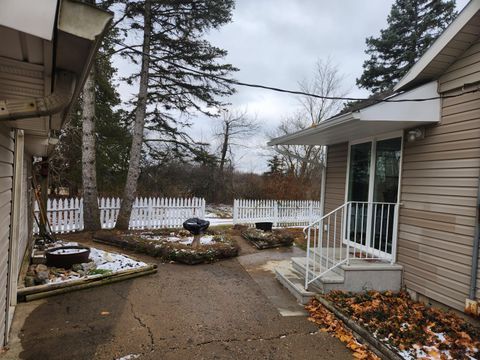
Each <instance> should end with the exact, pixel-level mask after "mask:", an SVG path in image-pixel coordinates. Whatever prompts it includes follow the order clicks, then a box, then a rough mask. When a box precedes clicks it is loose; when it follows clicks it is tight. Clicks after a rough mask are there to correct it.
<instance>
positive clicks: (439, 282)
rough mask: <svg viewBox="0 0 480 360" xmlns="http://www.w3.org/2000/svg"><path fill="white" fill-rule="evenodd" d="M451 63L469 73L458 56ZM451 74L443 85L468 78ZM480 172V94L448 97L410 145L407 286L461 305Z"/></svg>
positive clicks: (403, 246)
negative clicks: (437, 119)
mask: <svg viewBox="0 0 480 360" xmlns="http://www.w3.org/2000/svg"><path fill="white" fill-rule="evenodd" d="M475 54H477V53H476V52H475V53H472V54H471V55H469V56H473V55H475ZM475 56H476V55H475ZM464 58H465V56H464V57H462V58H461V60H459V61H462V60H463V59H464ZM478 60H479V61H480V57H479V58H478ZM462 64H465V62H463V63H462ZM479 64H480V63H477V64H476V67H477V68H479ZM465 66H467V67H468V68H469V69H470V65H465ZM451 68H455V69H462V74H463V73H464V72H465V71H464V70H465V67H459V65H458V64H457V63H455V64H454V65H452V67H451ZM472 69H473V68H472ZM459 71H460V70H459ZM447 74H449V76H448V77H447V76H445V77H444V78H443V80H442V81H443V85H445V84H447V80H446V79H464V77H463V75H458V76H459V77H455V76H454V75H455V74H454V72H450V73H447ZM448 81H453V80H448ZM462 81H463V80H462ZM445 86H446V85H445ZM448 94H454V92H449V93H448ZM479 175H480V94H478V93H475V94H465V95H462V96H460V97H455V98H448V99H444V100H443V103H442V120H441V123H440V124H439V125H435V126H430V127H428V128H427V129H426V133H425V139H423V140H419V141H416V142H414V143H406V144H405V148H404V154H403V172H402V188H401V202H402V203H403V206H402V207H401V209H400V218H399V235H398V253H397V254H398V256H397V260H398V263H400V264H401V265H403V266H404V282H405V285H406V286H407V287H408V288H410V289H412V290H414V291H417V292H418V293H420V294H422V295H424V296H427V297H430V298H432V299H434V300H436V301H439V302H441V303H443V304H446V305H448V306H451V307H453V308H455V309H458V310H461V311H462V310H463V308H464V304H465V299H466V298H467V297H468V292H469V284H470V269H471V262H472V261H471V255H472V245H473V236H474V230H475V215H476V201H477V189H478V186H479V182H478V177H479Z"/></svg>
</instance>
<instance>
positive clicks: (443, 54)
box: [394, 0, 480, 91]
mask: <svg viewBox="0 0 480 360" xmlns="http://www.w3.org/2000/svg"><path fill="white" fill-rule="evenodd" d="M479 11H480V0H470V2H469V3H468V4H467V5H466V6H465V7H464V8H463V10H462V11H461V12H460V14H458V16H457V17H456V18H455V20H454V21H453V22H452V23H451V24H450V25H449V26H448V27H447V28H446V29H445V31H443V33H442V34H441V35H440V36H439V37H438V38H437V40H435V42H434V43H433V44H432V45H431V46H430V47H429V48H428V49H427V51H426V52H425V53H424V54H423V55H422V57H420V59H419V60H418V61H417V62H416V63H415V65H413V67H412V68H411V69H410V70H409V71H408V72H407V74H405V76H404V77H403V78H402V79H401V80H400V81H399V82H398V84H397V85H395V87H394V89H395V90H396V91H399V90H404V89H406V88H408V87H411V86H415V84H418V83H421V82H424V81H425V80H426V79H430V80H434V79H437V78H438V77H439V76H441V75H442V74H443V72H444V71H445V70H446V69H447V68H448V67H449V66H450V65H451V64H453V63H454V62H455V60H456V58H457V57H458V56H460V55H461V54H462V53H463V52H464V51H465V50H467V49H468V48H469V47H470V46H471V44H472V42H473V41H476V40H477V39H478V36H479V32H480V29H479V26H478V25H479V24H478V17H479ZM452 54H456V55H455V56H454V55H452ZM447 59H448V60H447ZM432 66H433V68H435V70H432V69H429V67H432Z"/></svg>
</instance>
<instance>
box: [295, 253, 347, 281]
mask: <svg viewBox="0 0 480 360" xmlns="http://www.w3.org/2000/svg"><path fill="white" fill-rule="evenodd" d="M306 260H307V259H306V258H305V257H294V258H292V267H293V269H294V270H295V271H297V272H299V273H300V274H301V275H302V276H305V262H306ZM308 267H309V269H310V271H313V267H314V264H313V261H310V262H309V266H308ZM324 267H325V265H324ZM318 268H319V267H318V265H317V267H316V271H318ZM322 278H323V279H325V280H326V281H327V282H328V281H333V282H338V281H340V282H343V269H342V268H341V267H337V268H335V269H333V270H332V271H330V272H329V273H327V274H325V276H323V277H322Z"/></svg>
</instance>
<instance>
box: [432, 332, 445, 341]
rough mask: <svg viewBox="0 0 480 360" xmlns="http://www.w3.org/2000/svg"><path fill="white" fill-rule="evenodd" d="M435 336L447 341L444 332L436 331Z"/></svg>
mask: <svg viewBox="0 0 480 360" xmlns="http://www.w3.org/2000/svg"><path fill="white" fill-rule="evenodd" d="M434 334H435V336H436V337H437V338H438V340H440V341H441V342H445V340H446V339H445V334H444V333H434Z"/></svg>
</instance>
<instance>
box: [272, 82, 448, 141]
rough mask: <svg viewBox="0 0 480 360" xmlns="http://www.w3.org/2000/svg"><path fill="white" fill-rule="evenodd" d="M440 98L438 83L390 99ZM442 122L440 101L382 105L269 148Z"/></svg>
mask: <svg viewBox="0 0 480 360" xmlns="http://www.w3.org/2000/svg"><path fill="white" fill-rule="evenodd" d="M435 97H438V93H437V82H436V81H434V82H431V83H428V84H425V85H422V86H419V87H417V88H415V89H413V90H411V91H408V92H404V93H402V94H400V95H396V96H392V97H390V98H388V99H390V100H405V99H425V98H435ZM439 121H440V99H438V98H436V99H434V100H429V101H422V102H381V103H378V104H375V105H372V106H369V107H366V108H364V109H361V110H359V111H356V112H350V113H347V114H343V115H340V116H336V117H334V118H331V119H328V120H325V121H323V122H321V123H320V124H318V125H316V126H312V127H310V128H308V129H305V130H301V131H298V132H296V133H293V134H288V135H285V136H282V137H279V138H276V139H273V140H271V141H270V142H269V143H268V145H333V144H338V143H341V142H346V141H352V140H356V139H362V138H365V137H369V136H376V135H381V134H385V133H389V132H393V131H398V130H403V129H408V128H412V127H415V126H420V125H426V124H432V123H437V122H439Z"/></svg>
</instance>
